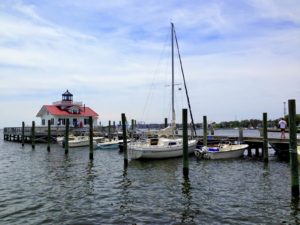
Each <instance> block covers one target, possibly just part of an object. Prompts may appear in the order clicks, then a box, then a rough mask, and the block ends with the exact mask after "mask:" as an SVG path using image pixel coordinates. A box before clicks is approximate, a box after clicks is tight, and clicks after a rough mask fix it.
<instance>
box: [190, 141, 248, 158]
mask: <svg viewBox="0 0 300 225" xmlns="http://www.w3.org/2000/svg"><path fill="white" fill-rule="evenodd" d="M247 148H248V145H247V144H231V143H229V142H228V143H220V144H218V145H209V146H202V147H197V148H196V149H195V151H194V153H195V155H196V157H197V158H199V159H233V158H240V157H242V156H243V154H244V151H245V149H247Z"/></svg>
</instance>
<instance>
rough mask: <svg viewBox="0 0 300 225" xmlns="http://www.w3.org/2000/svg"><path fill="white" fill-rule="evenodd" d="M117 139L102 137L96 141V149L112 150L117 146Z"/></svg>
mask: <svg viewBox="0 0 300 225" xmlns="http://www.w3.org/2000/svg"><path fill="white" fill-rule="evenodd" d="M119 142H120V141H119V140H109V139H104V140H103V141H101V142H99V143H97V149H102V150H113V149H118V148H119Z"/></svg>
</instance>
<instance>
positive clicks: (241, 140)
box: [239, 127, 244, 143]
mask: <svg viewBox="0 0 300 225" xmlns="http://www.w3.org/2000/svg"><path fill="white" fill-rule="evenodd" d="M243 141H244V134H243V128H242V127H240V128H239V142H240V143H242V142H243Z"/></svg>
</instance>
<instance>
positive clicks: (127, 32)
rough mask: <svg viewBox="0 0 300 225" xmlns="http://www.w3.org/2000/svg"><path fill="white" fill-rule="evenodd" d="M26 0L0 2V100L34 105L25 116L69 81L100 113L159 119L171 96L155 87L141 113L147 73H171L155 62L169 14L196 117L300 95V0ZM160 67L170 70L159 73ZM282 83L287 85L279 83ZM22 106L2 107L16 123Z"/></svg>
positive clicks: (270, 105) (160, 78)
mask: <svg viewBox="0 0 300 225" xmlns="http://www.w3.org/2000/svg"><path fill="white" fill-rule="evenodd" d="M30 2H31V3H30V4H29V3H28V2H27V1H25V0H24V1H20V0H19V1H2V2H1V3H0V65H1V67H0V78H1V83H0V96H1V98H0V99H1V104H2V106H3V107H6V108H14V107H17V105H18V102H19V101H22V102H23V103H22V104H24V105H31V107H27V108H26V118H28V115H33V118H34V116H35V114H36V111H37V110H39V108H40V107H41V105H42V104H49V103H51V102H52V101H55V100H58V98H60V93H62V92H63V91H64V90H65V89H67V88H69V89H71V91H72V92H73V94H74V96H75V97H76V98H77V97H78V99H76V100H78V101H84V102H86V103H87V104H88V105H91V106H93V108H95V109H96V111H97V112H98V113H99V114H100V115H101V117H102V119H101V120H109V119H110V120H116V121H117V120H119V114H120V113H121V112H125V113H127V114H129V115H130V116H131V117H133V118H135V119H137V120H145V118H146V119H147V120H149V121H151V122H157V121H163V118H164V117H165V115H163V114H162V113H159V112H158V111H163V112H164V113H165V114H168V109H167V107H166V106H169V103H168V99H167V100H164V99H163V98H162V97H159V96H158V94H160V93H161V92H160V93H158V90H157V89H155V90H153V93H152V94H153V96H154V98H155V100H154V101H153V102H152V103H151V104H150V103H149V105H151V107H153V108H154V110H151V109H148V110H147V114H148V115H144V116H143V117H144V118H138V117H140V116H141V115H143V111H144V106H145V104H146V102H145V101H146V99H147V95H148V93H149V87H150V86H151V83H152V82H154V83H155V84H156V87H155V88H158V87H161V86H163V84H165V82H166V81H165V79H166V78H167V77H166V76H169V74H168V71H169V68H166V66H165V65H161V64H162V63H163V62H162V61H164V60H165V59H166V57H167V56H168V55H169V53H167V52H166V51H169V46H166V44H165V41H166V40H169V34H170V31H169V24H168V23H169V21H170V19H172V20H173V21H174V22H175V26H176V28H177V34H178V38H179V44H180V48H181V53H182V57H183V64H184V69H185V73H186V78H187V83H188V87H189V91H190V96H191V102H192V107H193V108H194V114H196V115H197V116H196V115H195V117H196V118H197V119H196V121H197V120H198V121H199V120H201V119H202V115H204V114H206V115H207V116H208V117H209V118H211V119H212V120H216V121H220V120H226V119H228V120H229V119H233V117H234V116H235V115H237V114H238V115H237V116H238V118H240V119H243V118H249V117H256V118H257V117H258V118H259V117H260V112H261V111H262V110H263V111H268V109H270V110H272V112H271V115H273V116H275V117H276V116H277V115H280V113H281V111H280V110H279V111H278V112H277V111H276V110H277V106H279V109H281V105H282V102H283V101H286V100H287V99H289V98H296V99H297V100H299V98H300V93H299V91H298V90H299V88H298V86H297V84H299V83H300V76H299V72H300V67H299V66H298V65H299V63H298V62H299V59H300V54H299V53H298V51H297V50H298V49H299V47H300V41H299V40H300V29H299V18H300V13H299V10H300V6H299V4H298V3H297V1H286V2H285V3H282V2H281V1H259V0H253V1H239V2H238V3H236V1H229V3H225V2H220V1H209V2H207V1H195V2H194V1H191V2H189V3H183V2H179V3H178V4H179V5H178V6H177V5H174V4H173V1H163V2H161V1H160V4H157V1H146V2H140V1H125V0H124V1H112V2H105V3H104V2H100V1H89V2H86V1H49V2H47V3H45V4H41V3H40V2H39V1H30ZM236 4H238V5H236ZM62 9H64V10H62ZM167 9H168V10H167ZM58 11H59V13H57V12H58ZM54 13H57V14H56V15H57V18H56V17H55V16H53V15H54ZM163 47H165V48H167V49H165V51H162V50H161V48H163ZM161 55H162V56H161ZM159 60H161V61H159ZM158 61H159V62H158ZM157 62H158V63H157ZM169 63H170V62H169ZM169 65H170V64H168V65H167V66H169ZM158 69H162V70H163V71H164V73H163V74H167V75H162V74H161V73H158V74H156V72H157V70H158ZM154 76H155V78H153V77H154ZM281 86H283V87H284V91H278V89H279V87H281ZM164 89H165V90H163V91H162V93H163V94H164V95H168V94H169V93H167V90H166V88H164ZM57 93H58V94H57ZM39 96H40V97H39ZM26 98H28V99H26ZM181 98H182V97H179V98H178V100H179V102H181V101H183V100H182V99H181ZM11 102H14V104H12V103H11ZM252 102H254V103H252ZM25 103H26V104H25ZM155 103H156V104H157V105H155ZM180 104H181V103H179V104H178V106H180ZM158 109H159V110H158ZM16 114H18V112H17V113H16ZM21 114H22V113H20V114H19V115H14V116H15V117H12V116H9V115H8V114H7V113H6V114H2V115H1V113H0V116H1V118H7V119H6V122H7V125H9V124H11V125H13V124H14V125H17V124H18V123H19V122H20V121H21V120H20V121H19V119H14V118H20V117H21V116H22V115H21ZM179 115H180V113H179ZM178 118H179V119H178V120H179V121H180V116H178ZM17 120H18V121H17ZM16 123H17V124H16Z"/></svg>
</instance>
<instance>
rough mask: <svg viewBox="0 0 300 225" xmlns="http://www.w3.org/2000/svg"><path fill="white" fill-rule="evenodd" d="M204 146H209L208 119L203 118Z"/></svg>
mask: <svg viewBox="0 0 300 225" xmlns="http://www.w3.org/2000/svg"><path fill="white" fill-rule="evenodd" d="M203 145H204V146H207V118H206V116H203Z"/></svg>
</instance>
